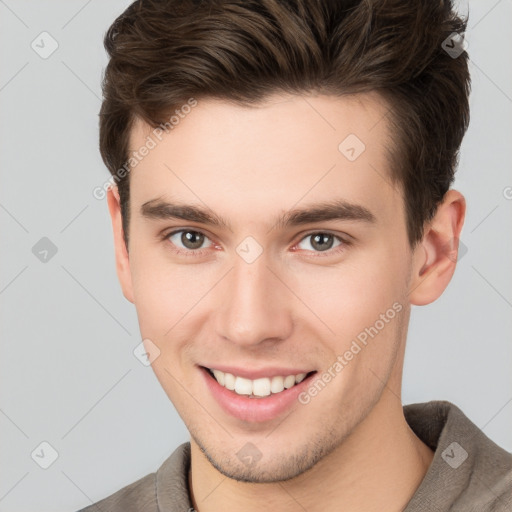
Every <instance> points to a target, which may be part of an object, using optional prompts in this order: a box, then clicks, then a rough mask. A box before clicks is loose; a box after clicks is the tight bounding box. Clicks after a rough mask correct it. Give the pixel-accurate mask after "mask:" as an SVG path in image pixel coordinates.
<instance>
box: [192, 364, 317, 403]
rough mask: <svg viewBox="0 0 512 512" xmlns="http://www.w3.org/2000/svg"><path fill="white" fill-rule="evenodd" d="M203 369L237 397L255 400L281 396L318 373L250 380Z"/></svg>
mask: <svg viewBox="0 0 512 512" xmlns="http://www.w3.org/2000/svg"><path fill="white" fill-rule="evenodd" d="M201 368H202V369H203V370H204V371H205V372H206V373H207V374H208V375H209V376H210V377H211V378H212V379H214V380H215V381H216V382H217V383H218V384H219V385H220V386H222V387H223V388H225V389H227V390H229V391H233V392H234V393H236V394H237V395H240V396H244V397H246V398H255V399H262V398H266V397H269V396H271V395H272V396H273V395H279V394H280V393H283V392H284V391H286V390H288V389H291V388H293V387H295V386H297V385H298V384H300V383H301V382H303V381H304V380H306V379H309V378H310V377H311V376H312V375H314V374H315V373H317V372H316V370H312V371H310V372H302V373H297V374H289V375H274V376H272V377H260V378H257V379H248V378H245V377H241V376H238V375H234V374H232V373H228V372H223V371H222V370H218V369H215V368H207V367H205V366H201Z"/></svg>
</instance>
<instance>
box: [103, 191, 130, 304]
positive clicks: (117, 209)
mask: <svg viewBox="0 0 512 512" xmlns="http://www.w3.org/2000/svg"><path fill="white" fill-rule="evenodd" d="M107 202H108V209H109V211H110V218H111V219H112V229H113V232H114V247H115V252H116V270H117V278H118V279H119V282H120V283H121V289H122V290H123V295H124V296H125V298H126V299H127V300H129V301H130V302H131V303H134V299H133V286H132V274H131V271H130V261H129V256H128V250H127V248H126V245H125V243H124V237H123V222H122V217H121V199H120V197H119V191H118V189H117V186H115V185H112V186H110V187H109V188H108V190H107Z"/></svg>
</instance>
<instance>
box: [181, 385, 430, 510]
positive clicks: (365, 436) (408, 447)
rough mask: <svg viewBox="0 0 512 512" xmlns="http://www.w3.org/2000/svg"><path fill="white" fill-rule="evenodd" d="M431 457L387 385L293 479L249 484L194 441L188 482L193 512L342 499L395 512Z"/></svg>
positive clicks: (305, 505)
mask: <svg viewBox="0 0 512 512" xmlns="http://www.w3.org/2000/svg"><path fill="white" fill-rule="evenodd" d="M433 456H434V454H433V452H432V450H431V449H430V448H429V447H428V446H426V445H425V444H424V443H423V442H422V441H421V440H420V439H419V438H418V437H417V436H416V435H415V434H414V432H413V431H412V430H411V428H410V427H409V425H408V424H407V422H406V420H405V418H404V415H403V409H402V404H401V401H400V399H399V398H398V397H397V395H396V394H395V393H393V392H392V391H391V390H390V388H385V389H384V391H383V393H382V395H381V397H380V400H379V401H378V402H377V404H376V405H375V406H374V407H373V409H372V410H371V412H370V413H369V414H368V416H366V418H365V419H364V420H363V421H362V422H361V423H360V424H359V425H358V426H357V427H356V428H355V429H354V430H353V431H352V433H351V434H350V435H349V436H348V437H347V438H346V439H345V440H344V441H343V443H341V445H339V446H338V447H337V448H336V449H335V450H334V451H333V452H331V453H330V454H329V455H328V456H326V457H324V458H323V459H322V460H321V461H320V462H318V463H317V464H316V465H315V466H314V467H313V468H311V469H310V470H309V471H307V472H305V473H303V474H301V475H299V476H297V477H295V478H293V479H291V480H287V481H283V482H276V483H268V484H267V483H265V484H251V483H246V482H238V481H236V480H232V479H230V478H227V477H226V476H224V475H222V474H221V473H220V472H219V471H217V470H216V469H215V468H214V467H213V466H212V465H211V464H210V463H209V461H208V460H207V459H206V458H205V457H204V455H203V454H202V453H201V451H200V449H199V447H198V446H197V445H196V444H195V442H194V441H193V440H192V441H191V472H190V474H189V487H190V492H191V496H192V502H193V506H194V508H195V510H196V511H198V512H211V511H217V510H223V511H225V512H235V511H239V510H244V511H247V512H256V511H261V510H268V509H269V507H272V508H274V509H277V510H280V511H284V512H292V511H293V512H296V511H297V510H308V512H317V511H318V512H320V511H321V512H331V511H332V512H334V511H339V510H340V503H343V510H344V512H352V511H354V512H355V511H360V510H365V511H367V512H373V511H379V512H395V511H399V510H403V509H404V508H405V506H406V504H407V503H408V502H409V500H410V499H411V497H412V496H413V494H414V492H415V491H416V489H417V488H418V486H419V484H420V483H421V480H422V479H423V477H424V476H425V473H426V472H427V469H428V467H429V465H430V463H431V462H432V458H433Z"/></svg>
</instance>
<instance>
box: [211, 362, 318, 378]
mask: <svg viewBox="0 0 512 512" xmlns="http://www.w3.org/2000/svg"><path fill="white" fill-rule="evenodd" d="M203 366H204V367H205V368H208V369H210V370H214V369H215V370H220V371H221V372H224V373H231V374H232V375H235V376H236V377H243V378H245V379H251V380H254V379H261V378H264V377H268V378H272V377H277V376H282V377H286V376H287V375H297V374H299V373H310V372H311V371H313V370H311V368H309V369H304V368H290V367H284V366H268V367H266V368H258V369H252V370H250V369H248V368H240V367H235V366H225V365H222V364H218V365H217V364H212V365H208V364H205V365H203Z"/></svg>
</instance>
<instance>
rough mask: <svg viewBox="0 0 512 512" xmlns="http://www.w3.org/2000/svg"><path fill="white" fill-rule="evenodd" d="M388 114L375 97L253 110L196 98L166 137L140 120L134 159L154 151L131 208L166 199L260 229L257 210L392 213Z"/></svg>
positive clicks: (137, 179) (294, 98)
mask: <svg viewBox="0 0 512 512" xmlns="http://www.w3.org/2000/svg"><path fill="white" fill-rule="evenodd" d="M387 111H388V107H387V105H386V104H385V102H384V101H383V100H382V99H381V98H380V97H379V96H378V95H376V94H373V93H370V94H364V95H363V94H361V95H353V96H343V97H331V96H323V95H317V96H312V95H309V96H298V95H284V94H283V95H277V94H276V95H273V96H271V97H269V98H268V99H267V100H266V101H265V102H262V103H260V104H258V105H256V106H253V107H249V106H240V105H236V104H233V103H229V102H227V101H222V100H217V99H204V100H201V99H199V100H198V101H197V105H196V106H194V107H193V108H187V109H183V110H182V111H180V112H179V113H180V114H181V115H180V116H179V120H178V116H175V119H174V122H175V123H176V121H177V120H178V122H177V123H176V124H174V125H173V128H172V130H168V131H167V133H166V132H165V130H164V131H163V132H162V130H160V132H156V134H155V130H154V129H153V128H152V127H150V126H148V125H147V124H144V123H142V122H141V121H137V122H136V123H135V124H134V127H133V129H132V132H131V137H130V154H131V153H132V152H134V151H135V152H137V151H138V152H139V153H140V152H141V151H140V149H141V148H142V147H143V146H147V147H151V149H150V150H149V151H145V152H144V153H145V156H144V157H143V158H141V159H140V161H138V163H137V164H136V166H135V167H134V168H133V169H132V171H131V177H130V190H131V194H130V195H131V208H132V210H133V209H136V210H139V209H140V206H141V205H142V204H144V203H146V202H147V201H150V200H153V199H155V198H165V197H166V195H168V196H169V197H173V198H179V199H180V201H181V202H187V203H193V204H201V203H202V204H203V206H204V205H207V206H208V207H209V208H211V209H212V210H214V211H216V212H218V213H219V214H221V215H223V216H225V217H229V216H231V215H233V216H236V217H238V218H240V220H241V221H245V222H250V223H254V222H255V218H254V212H255V211H258V212H259V213H260V214H261V215H262V217H263V216H264V215H265V213H268V214H269V215H270V214H273V213H275V211H278V209H279V208H284V209H287V208H291V207H293V206H294V205H296V204H298V203H304V204H305V203H307V202H319V201H324V200H326V199H329V198H334V197H336V198H344V199H346V200H347V201H350V202H352V203H359V204H363V205H367V206H371V207H372V210H373V211H375V212H376V213H377V214H378V213H379V210H382V211H381V213H382V214H385V213H388V214H389V213H391V212H389V211H388V212H385V211H384V210H386V209H388V210H389V209H390V208H391V206H392V204H393V203H396V199H397V198H398V197H399V196H400V192H399V191H398V190H396V189H395V188H394V187H393V186H391V179H390V173H389V163H388V159H387V155H388V153H387V152H388V148H389V147H390V144H392V140H391V138H390V134H389V133H388V124H387V120H386V113H387ZM150 140H151V141H152V142H150ZM272 210H275V211H272ZM244 214H247V217H246V218H245V219H244V218H243V217H244Z"/></svg>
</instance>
